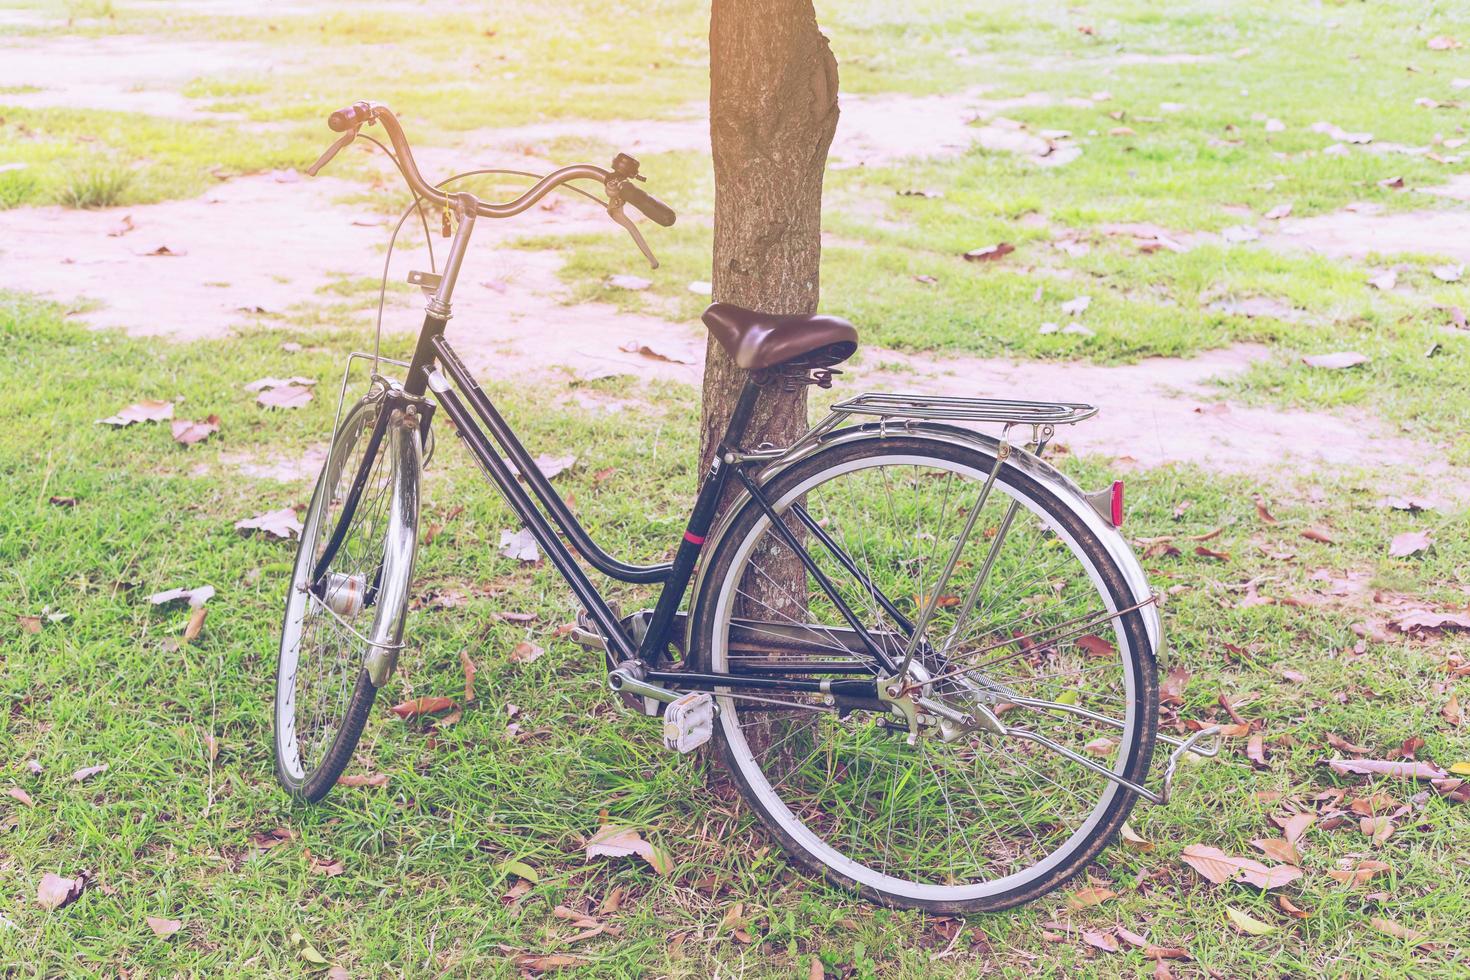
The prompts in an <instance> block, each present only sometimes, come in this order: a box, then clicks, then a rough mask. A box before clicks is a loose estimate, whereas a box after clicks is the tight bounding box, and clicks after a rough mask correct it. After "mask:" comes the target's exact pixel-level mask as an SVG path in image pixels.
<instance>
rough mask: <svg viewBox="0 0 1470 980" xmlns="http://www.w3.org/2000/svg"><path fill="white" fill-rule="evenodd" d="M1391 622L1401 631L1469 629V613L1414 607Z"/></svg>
mask: <svg viewBox="0 0 1470 980" xmlns="http://www.w3.org/2000/svg"><path fill="white" fill-rule="evenodd" d="M1391 622H1392V625H1394V626H1395V627H1397V628H1398V630H1399V632H1401V633H1412V632H1416V631H1421V630H1443V629H1452V630H1470V614H1467V613H1445V612H1430V611H1429V610H1427V609H1415V610H1413V611H1411V612H1407V613H1404V614H1403V615H1402V616H1399V617H1398V618H1397V619H1394V620H1392V621H1391Z"/></svg>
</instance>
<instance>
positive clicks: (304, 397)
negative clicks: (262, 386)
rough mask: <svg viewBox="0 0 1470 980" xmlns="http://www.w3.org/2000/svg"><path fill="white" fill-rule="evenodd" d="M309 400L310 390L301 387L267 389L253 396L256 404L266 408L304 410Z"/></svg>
mask: <svg viewBox="0 0 1470 980" xmlns="http://www.w3.org/2000/svg"><path fill="white" fill-rule="evenodd" d="M311 398H312V395H311V389H310V388H305V387H302V386H301V385H285V386H284V387H281V388H267V389H266V390H265V391H262V392H261V393H260V394H258V395H256V396H255V400H256V402H257V403H259V404H261V405H264V406H265V407H266V408H305V407H306V406H307V405H308V404H309V403H310V402H311Z"/></svg>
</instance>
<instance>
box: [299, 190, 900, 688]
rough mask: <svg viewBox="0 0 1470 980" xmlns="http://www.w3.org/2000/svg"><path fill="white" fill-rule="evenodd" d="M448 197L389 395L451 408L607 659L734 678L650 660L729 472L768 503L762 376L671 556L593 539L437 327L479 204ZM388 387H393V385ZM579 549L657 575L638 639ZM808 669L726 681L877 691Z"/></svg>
mask: <svg viewBox="0 0 1470 980" xmlns="http://www.w3.org/2000/svg"><path fill="white" fill-rule="evenodd" d="M450 201H451V202H452V207H453V210H454V211H455V213H456V215H457V216H458V218H459V224H458V228H457V230H456V233H455V236H454V239H453V241H452V242H451V245H450V249H449V255H448V258H447V259H446V262H445V267H444V271H443V273H442V274H441V276H440V277H439V280H438V282H437V284H436V286H435V291H434V294H433V296H432V297H431V299H430V300H429V303H428V306H427V309H426V312H425V315H424V322H423V326H422V328H421V330H420V333H419V337H418V342H417V344H416V346H415V349H414V355H413V359H412V361H411V362H410V364H409V368H408V374H407V377H406V378H405V379H404V383H403V387H402V389H401V392H400V393H398V394H397V395H396V397H398V398H400V399H402V401H403V402H404V403H405V404H414V403H419V402H423V401H424V396H425V395H426V394H427V395H428V396H429V397H430V398H431V399H432V404H434V405H437V407H438V408H439V409H440V410H442V411H443V412H445V413H446V414H448V416H449V418H450V419H451V421H452V422H453V423H454V427H455V431H456V433H457V434H458V435H459V437H460V438H461V440H463V442H464V443H465V446H466V447H467V448H468V449H469V451H470V454H471V456H473V457H474V459H475V460H476V462H478V463H479V464H480V467H481V468H482V469H483V470H484V472H485V474H486V476H487V477H488V478H489V479H490V481H491V483H493V484H494V485H495V487H496V488H497V489H498V490H499V491H500V493H501V495H502V496H503V497H504V498H505V500H506V502H507V503H508V504H509V505H510V507H511V510H512V511H513V512H514V513H515V515H516V517H517V518H518V519H519V520H520V521H521V523H522V524H523V525H524V526H525V527H526V528H527V529H529V530H530V532H531V535H532V537H533V538H534V540H535V542H536V544H537V546H538V547H539V548H540V549H541V551H542V553H544V554H545V555H546V557H547V559H548V560H549V561H550V562H551V563H552V565H553V566H554V567H555V568H556V569H557V571H558V572H559V573H560V574H561V576H562V578H563V579H565V580H566V582H567V584H568V585H569V586H570V588H571V589H572V592H573V594H574V595H575V596H576V598H577V600H578V602H580V603H581V604H582V606H583V608H585V609H586V610H587V613H588V616H589V617H590V619H591V621H592V623H593V624H595V626H596V628H597V631H598V633H600V634H601V636H602V638H603V639H604V640H605V643H606V658H607V663H608V667H609V669H614V668H616V667H618V666H619V665H620V664H624V663H627V662H629V661H632V662H636V663H640V664H642V665H645V666H646V667H647V668H650V669H649V670H648V672H647V675H646V676H647V678H648V679H649V680H651V681H660V680H664V681H669V682H674V681H677V683H678V685H679V686H680V687H681V688H683V689H687V690H713V689H714V688H715V687H716V686H720V687H722V688H729V687H731V686H732V678H731V677H730V675H715V674H698V673H693V672H688V671H683V670H679V671H663V670H660V669H659V668H661V667H665V666H667V665H668V664H669V656H668V651H669V648H670V647H671V646H675V645H677V643H678V635H679V631H678V629H676V624H677V623H678V622H679V607H680V605H681V604H682V601H683V598H684V595H685V593H686V592H687V591H688V588H689V583H690V581H691V579H692V577H693V575H694V570H695V566H696V563H697V561H698V558H699V553H700V551H701V549H702V547H703V545H704V543H705V539H706V537H707V536H708V534H709V532H710V527H711V525H712V524H713V523H714V520H715V517H716V509H717V507H718V504H719V501H720V499H721V498H722V497H723V496H724V494H725V490H726V488H727V487H728V486H729V485H730V480H731V479H732V477H733V478H735V479H737V480H738V481H739V482H740V484H741V485H742V486H743V487H744V489H745V491H746V493H747V494H749V495H750V497H751V498H753V499H755V500H757V501H758V502H760V503H761V504H762V505H763V506H764V507H766V508H767V509H768V510H769V509H770V507H771V504H770V502H769V501H767V500H766V498H765V496H764V495H763V494H762V492H761V488H760V485H759V483H758V482H757V481H756V480H755V479H754V478H753V477H752V476H751V474H750V473H749V472H747V469H748V467H750V466H751V465H753V464H763V463H765V462H768V461H769V457H768V456H762V455H760V454H756V455H753V456H751V457H749V459H747V458H746V457H745V456H744V454H742V453H741V451H740V442H741V439H742V437H743V436H744V433H745V429H746V427H747V425H748V424H749V421H750V417H751V414H752V412H753V411H754V409H755V405H756V399H757V398H758V397H759V395H760V392H761V386H760V385H759V384H757V383H756V382H754V381H748V382H747V383H746V385H745V388H744V389H743V390H742V391H741V393H740V396H739V398H738V400H737V402H736V405H735V410H734V412H733V413H732V415H731V417H730V419H729V421H728V423H727V425H726V427H725V432H724V436H723V437H722V439H721V440H720V442H719V445H718V447H717V448H716V451H715V453H714V457H713V459H712V461H711V463H710V466H709V469H708V470H707V471H706V473H705V474H704V476H703V479H702V480H701V483H700V487H699V491H698V494H697V496H696V498H695V501H694V506H693V509H692V511H691V513H690V516H689V519H688V521H687V522H686V524H685V527H684V532H683V536H682V538H681V540H680V541H679V544H678V548H677V550H676V551H675V553H674V557H673V559H672V561H669V562H664V563H658V564H651V565H635V564H630V563H628V562H625V561H622V560H620V559H618V558H616V557H614V556H612V555H610V554H608V553H607V552H606V551H605V550H603V549H602V548H601V547H600V546H599V545H598V544H597V543H596V542H595V541H593V540H592V538H591V536H590V535H589V534H588V533H587V530H586V529H585V528H584V527H583V526H582V524H581V523H580V522H579V521H578V520H577V517H576V515H575V514H574V513H573V512H572V510H571V509H570V508H569V507H568V506H567V505H566V503H565V501H563V500H562V498H561V496H560V495H559V494H558V493H557V491H556V489H555V488H554V487H553V486H552V485H551V481H550V480H548V479H547V478H546V477H545V476H544V475H543V474H542V473H541V471H540V470H539V469H538V468H537V466H536V463H535V460H534V459H533V458H532V456H531V454H530V452H528V451H527V450H526V448H525V446H524V445H522V443H521V442H520V440H519V439H518V438H517V436H516V434H515V432H514V430H513V429H512V428H511V426H510V424H509V423H508V422H506V420H505V419H504V417H503V416H501V414H500V412H499V411H498V410H497V409H496V407H495V404H494V403H493V402H492V401H491V399H490V397H489V396H488V395H486V394H485V392H484V390H483V389H482V388H481V387H480V385H479V382H478V381H476V379H475V377H474V375H473V374H471V372H470V370H469V368H468V367H466V365H465V363H464V361H463V360H461V358H460V357H459V355H458V354H457V353H456V352H455V350H454V348H453V346H452V345H451V344H450V343H449V340H448V339H447V338H446V337H445V336H444V330H445V327H446V325H447V324H448V321H449V319H450V316H451V309H452V308H451V299H452V294H453V290H454V284H455V281H456V279H457V277H458V274H459V269H460V265H461V264H462V262H463V259H464V256H465V253H466V251H467V248H468V243H469V239H470V236H471V234H472V233H473V230H474V224H475V213H476V207H477V204H478V202H477V201H476V199H475V198H474V197H473V195H470V194H453V195H450ZM390 397H395V396H392V395H390ZM522 481H524V485H523V483H522ZM354 482H355V483H356V482H361V481H354ZM777 527H779V528H780V529H781V531H785V532H786V533H787V537H788V541H787V543H788V544H789V545H790V546H792V547H793V548H794V549H795V551H796V554H797V555H798V557H800V558H801V559H802V563H803V565H804V566H805V567H806V570H807V572H808V573H809V574H810V575H812V576H813V577H814V579H815V580H816V582H817V583H818V584H819V585H820V586H822V588H823V589H824V590H825V591H826V592H827V593H828V594H829V595H830V596H831V597H832V598H833V601H834V602H836V603H837V605H838V608H839V610H840V611H842V613H843V616H844V618H845V619H846V620H847V622H848V624H849V627H850V629H851V631H852V636H853V637H854V638H855V640H856V646H855V652H865V653H867V654H868V655H869V656H870V657H871V658H872V660H873V663H874V669H873V670H872V671H869V672H868V673H869V676H870V677H873V676H876V674H877V672H878V669H879V668H880V665H881V668H884V669H887V670H889V671H891V670H893V668H894V656H893V653H892V652H891V651H890V650H889V649H888V648H886V647H885V646H884V644H882V643H880V642H879V641H877V640H875V639H874V638H873V637H872V636H871V635H869V632H868V630H867V629H866V628H865V627H864V626H863V624H862V622H861V619H860V618H859V617H858V615H857V614H856V613H854V612H853V611H852V609H851V608H850V607H849V606H848V605H847V603H846V602H845V601H843V599H842V597H841V596H840V595H839V594H838V593H837V590H836V588H835V587H834V586H833V585H832V584H831V582H830V580H829V579H828V578H827V576H826V575H825V574H824V573H823V572H822V571H821V569H820V568H819V567H818V566H817V565H816V563H815V562H814V561H813V559H812V558H811V556H810V555H808V554H807V553H806V551H805V549H804V548H802V546H801V544H800V542H798V541H796V540H795V538H794V537H793V536H791V535H790V532H789V531H787V530H786V528H785V525H784V524H782V523H781V522H780V521H778V522H777ZM817 540H819V541H821V542H822V544H823V545H824V546H826V547H827V548H829V549H831V550H833V552H834V554H835V555H837V556H838V560H839V561H844V562H845V563H846V564H851V559H850V558H847V556H845V555H843V554H842V553H841V551H840V549H837V546H836V544H835V542H832V541H831V540H830V539H829V538H827V537H826V535H824V534H819V535H818V537H817ZM578 556H580V557H581V558H582V559H584V560H585V561H586V562H587V564H589V565H591V566H592V567H593V568H594V569H596V570H597V571H599V572H601V573H603V574H604V575H607V576H609V577H611V578H614V579H618V580H620V581H624V582H629V583H634V584H652V583H661V584H662V589H661V591H660V593H659V597H658V601H657V603H656V604H655V606H654V609H653V612H652V614H651V616H650V617H649V619H648V622H647V629H646V630H645V631H643V635H642V637H641V639H640V638H635V637H634V636H633V635H632V634H631V633H630V632H629V630H628V629H627V628H625V626H624V624H623V622H622V621H620V619H619V618H618V615H617V613H615V612H614V611H613V609H612V607H611V606H610V605H609V604H608V602H607V600H606V599H604V598H603V596H602V594H601V592H600V591H599V590H598V589H597V587H596V586H595V585H594V584H593V583H592V581H591V580H590V579H589V578H588V575H587V573H586V571H585V570H584V569H583V567H582V565H581V564H580V563H579V561H578ZM328 560H329V556H328V557H327V558H324V559H323V561H322V562H321V564H322V565H323V566H324V565H325V564H326V563H327V561H328ZM875 591H876V590H875ZM880 601H882V602H883V603H884V605H885V606H891V605H892V603H891V602H890V601H889V600H888V599H887V597H881V600H880ZM387 666H388V670H382V669H378V670H372V669H370V673H371V674H373V675H374V680H375V681H377V675H379V674H381V676H382V679H383V680H386V678H387V673H388V672H389V670H391V664H390V665H387ZM798 666H799V667H807V668H818V669H819V670H821V671H822V672H825V673H831V674H852V673H857V672H858V671H856V670H854V665H852V664H845V665H837V664H834V665H820V664H807V665H798ZM828 668H830V670H829V669H828ZM782 670H783V669H782V668H778V667H773V668H772V669H771V670H770V671H769V673H772V674H780V673H781V672H782ZM785 670H787V671H791V672H799V670H795V669H793V668H785ZM806 673H807V674H808V676H807V677H806V678H802V677H779V676H752V677H742V678H740V679H739V680H737V681H735V683H734V686H748V687H751V688H759V689H763V690H785V691H792V692H796V691H802V692H808V691H818V690H822V691H828V690H830V689H831V686H832V684H834V683H835V684H837V685H839V686H840V688H841V690H842V692H843V693H844V694H849V695H850V696H853V697H863V698H868V699H872V698H875V697H876V695H875V693H874V683H873V681H872V680H871V679H870V680H868V681H866V682H864V681H860V680H853V679H851V678H849V679H846V680H839V681H835V682H834V681H829V680H816V679H813V678H811V677H810V674H811V673H812V671H811V670H810V669H808V670H806Z"/></svg>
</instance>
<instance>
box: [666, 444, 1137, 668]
mask: <svg viewBox="0 0 1470 980" xmlns="http://www.w3.org/2000/svg"><path fill="white" fill-rule="evenodd" d="M887 433H895V434H902V435H904V436H911V437H912V436H922V437H927V438H931V439H935V440H937V441H940V442H947V443H953V444H959V445H963V446H967V447H972V448H978V449H980V450H981V451H982V452H986V453H989V454H990V455H992V456H994V455H996V454H997V453H998V452H999V451H1000V440H999V439H997V438H995V437H994V436H992V435H988V434H987V433H984V432H975V431H972V430H970V429H963V428H960V427H959V426H955V425H945V424H943V423H940V422H906V423H903V424H900V425H895V424H894V423H891V422H890V423H887V424H886V425H885V424H883V423H879V422H871V423H867V424H864V425H854V426H846V427H843V428H840V429H834V430H832V431H831V432H827V433H825V434H823V435H822V436H821V437H820V438H818V439H815V440H812V441H811V442H809V443H807V444H806V445H804V446H799V447H798V448H797V450H796V451H795V452H793V453H791V454H789V455H787V456H782V457H781V458H780V459H776V460H773V461H772V462H770V463H768V464H767V465H766V466H765V467H764V468H762V469H761V471H760V472H759V473H758V474H757V475H756V478H755V482H756V483H758V484H761V485H764V484H766V483H769V482H770V481H771V480H773V479H775V478H776V477H777V476H779V475H780V474H781V473H782V472H784V471H785V470H786V469H788V468H789V467H791V466H792V465H793V464H795V463H797V462H799V461H801V460H803V459H806V458H808V457H810V456H811V455H813V454H815V453H818V452H821V451H822V450H824V449H827V448H829V447H831V446H835V445H841V444H844V443H848V442H857V441H859V440H864V439H883V438H885V437H886V434H887ZM1005 465H1006V466H1012V467H1016V468H1018V469H1020V470H1021V471H1022V472H1023V473H1025V474H1026V475H1027V476H1029V477H1030V478H1031V479H1033V480H1035V481H1036V482H1037V483H1040V484H1041V485H1042V486H1044V487H1046V488H1047V489H1048V490H1050V491H1051V492H1052V493H1053V494H1055V495H1056V497H1057V499H1058V500H1060V501H1061V502H1062V504H1063V505H1065V506H1066V507H1067V508H1068V509H1069V510H1070V511H1071V512H1072V513H1073V515H1075V516H1076V517H1077V518H1078V519H1079V520H1080V521H1082V523H1083V524H1085V525H1086V526H1087V528H1088V530H1090V531H1092V532H1093V534H1095V535H1096V536H1097V538H1098V540H1099V541H1101V542H1102V543H1103V546H1104V547H1105V548H1106V549H1107V551H1108V555H1109V556H1110V557H1111V558H1112V559H1113V561H1114V562H1115V563H1116V564H1117V566H1118V569H1119V570H1120V571H1121V572H1122V573H1123V579H1124V581H1125V582H1126V583H1127V585H1128V589H1129V591H1130V592H1131V593H1132V603H1141V602H1144V601H1145V600H1147V599H1148V598H1149V597H1150V596H1151V595H1153V590H1152V589H1150V588H1149V584H1148V577H1147V576H1146V575H1145V574H1144V571H1143V566H1142V565H1140V564H1139V562H1138V556H1137V555H1135V554H1134V553H1133V548H1132V546H1130V545H1129V544H1128V541H1127V539H1126V538H1124V537H1123V535H1122V534H1120V533H1118V529H1117V528H1115V527H1113V525H1112V523H1111V522H1109V521H1108V520H1107V519H1105V518H1104V517H1103V515H1102V514H1100V513H1098V511H1097V509H1096V508H1095V507H1093V505H1092V504H1091V503H1090V502H1089V501H1088V500H1087V497H1086V495H1085V494H1084V492H1083V490H1082V488H1081V487H1079V486H1077V484H1076V483H1075V482H1073V481H1072V479H1071V478H1070V477H1068V476H1067V475H1066V474H1065V473H1063V472H1061V471H1060V470H1058V469H1057V468H1056V467H1054V466H1052V465H1051V464H1050V463H1048V462H1046V461H1045V460H1044V459H1041V458H1040V457H1039V456H1036V455H1033V454H1032V453H1029V452H1026V451H1025V450H1024V449H1019V448H1017V447H1015V446H1011V447H1010V448H1009V455H1008V456H1007V458H1006V462H1005ZM749 498H750V494H749V493H748V492H746V491H745V490H744V489H741V490H740V491H739V493H738V494H737V495H736V496H735V497H734V499H732V500H731V502H730V505H729V506H728V507H727V508H726V510H725V512H724V514H723V515H722V516H721V518H720V520H719V521H718V523H716V525H715V527H714V528H713V530H711V531H710V533H709V534H708V535H707V537H706V542H705V547H704V555H705V556H710V555H713V554H715V549H716V548H717V547H718V546H719V544H720V542H721V541H722V540H723V538H724V536H725V534H726V533H727V532H728V531H729V529H730V525H731V524H732V523H733V521H734V519H735V515H736V514H737V513H739V511H740V508H741V507H742V506H743V505H744V504H745V502H746V500H748V499H749ZM708 567H709V562H708V560H707V558H706V560H704V561H701V562H700V566H699V570H698V571H697V572H696V573H695V576H694V585H693V591H692V592H691V593H690V594H691V595H693V596H698V595H699V594H700V589H701V588H702V586H703V583H704V576H705V573H706V571H707V570H708ZM1139 612H1140V614H1141V615H1142V616H1143V621H1144V627H1145V629H1146V630H1147V632H1148V638H1149V641H1150V642H1151V643H1152V644H1153V648H1154V654H1155V656H1157V657H1162V655H1163V652H1164V630H1163V624H1162V622H1161V621H1160V619H1159V612H1158V606H1157V603H1150V604H1148V605H1146V606H1143V607H1141V608H1140V609H1139ZM694 618H695V617H693V616H690V617H689V624H690V626H691V627H692V625H693V623H694ZM692 641H693V637H692V636H686V637H685V643H686V646H685V649H686V650H687V649H692V647H691V646H689V645H688V644H690V643H692Z"/></svg>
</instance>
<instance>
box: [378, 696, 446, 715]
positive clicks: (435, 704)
mask: <svg viewBox="0 0 1470 980" xmlns="http://www.w3.org/2000/svg"><path fill="white" fill-rule="evenodd" d="M452 707H454V702H453V701H452V700H450V699H449V698H414V699H413V700H411V701H404V702H403V703H401V704H395V705H394V706H393V707H392V708H391V709H390V710H391V711H392V712H393V713H394V714H395V715H397V716H398V717H400V718H405V719H407V718H416V717H418V716H419V715H432V714H436V713H438V712H440V711H448V710H449V709H450V708H452Z"/></svg>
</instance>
